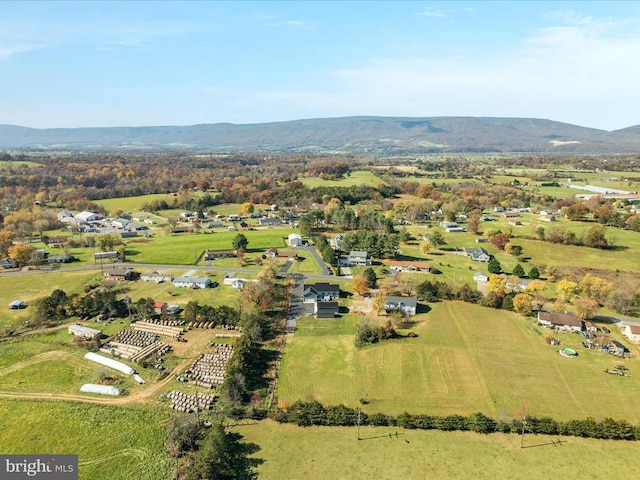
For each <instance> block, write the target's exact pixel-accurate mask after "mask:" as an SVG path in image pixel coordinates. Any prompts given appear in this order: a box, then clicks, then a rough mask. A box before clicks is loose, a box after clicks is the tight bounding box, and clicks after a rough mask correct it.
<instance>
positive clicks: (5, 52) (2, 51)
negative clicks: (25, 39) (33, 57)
mask: <svg viewBox="0 0 640 480" xmlns="http://www.w3.org/2000/svg"><path fill="white" fill-rule="evenodd" d="M43 47H44V45H42V44H32V45H11V44H6V45H3V44H0V61H2V60H8V59H9V58H11V57H13V56H14V55H17V54H19V53H25V52H30V51H32V50H37V49H39V48H43Z"/></svg>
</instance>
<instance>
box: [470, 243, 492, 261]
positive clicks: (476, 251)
mask: <svg viewBox="0 0 640 480" xmlns="http://www.w3.org/2000/svg"><path fill="white" fill-rule="evenodd" d="M464 253H465V254H466V255H467V256H468V257H471V260H473V261H474V262H483V263H486V262H488V261H489V260H491V255H489V252H487V251H486V250H485V249H484V248H482V247H475V248H465V249H464Z"/></svg>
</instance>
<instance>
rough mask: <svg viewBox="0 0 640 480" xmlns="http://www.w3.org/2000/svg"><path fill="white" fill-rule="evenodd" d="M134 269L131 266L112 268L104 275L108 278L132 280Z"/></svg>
mask: <svg viewBox="0 0 640 480" xmlns="http://www.w3.org/2000/svg"><path fill="white" fill-rule="evenodd" d="M132 276H133V269H131V268H110V269H109V270H105V271H104V277H105V278H106V279H108V280H118V281H124V280H131V278H132Z"/></svg>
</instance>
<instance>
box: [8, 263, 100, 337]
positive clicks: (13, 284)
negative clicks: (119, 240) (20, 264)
mask: <svg viewBox="0 0 640 480" xmlns="http://www.w3.org/2000/svg"><path fill="white" fill-rule="evenodd" d="M99 275H100V274H99V273H96V272H95V271H93V272H86V271H85V272H83V271H78V272H59V271H55V272H47V273H38V274H35V273H33V274H25V275H8V274H0V329H2V328H4V327H6V326H15V325H16V324H18V323H19V322H20V321H22V320H25V319H27V318H28V317H29V316H30V315H31V314H32V312H33V310H32V309H30V308H32V307H30V306H29V305H31V304H33V302H34V301H35V300H37V299H38V298H42V297H44V296H45V295H49V294H50V293H51V292H52V291H53V290H55V289H57V288H59V289H61V290H64V291H65V292H67V293H75V292H79V291H80V290H81V289H82V287H83V286H84V285H85V284H87V283H89V282H90V281H92V280H94V279H97V278H99ZM18 299H19V300H23V301H24V302H25V304H26V305H27V308H25V309H22V310H9V309H7V308H6V306H7V305H8V304H9V303H10V302H12V301H13V300H18Z"/></svg>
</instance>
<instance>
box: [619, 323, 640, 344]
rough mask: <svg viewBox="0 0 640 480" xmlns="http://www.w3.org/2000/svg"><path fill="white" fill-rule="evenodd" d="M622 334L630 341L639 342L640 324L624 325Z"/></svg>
mask: <svg viewBox="0 0 640 480" xmlns="http://www.w3.org/2000/svg"><path fill="white" fill-rule="evenodd" d="M622 334H623V335H624V336H625V337H627V338H628V339H629V340H631V341H632V342H640V325H626V326H625V327H624V330H623V331H622Z"/></svg>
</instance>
